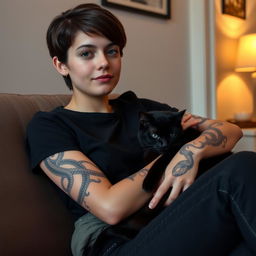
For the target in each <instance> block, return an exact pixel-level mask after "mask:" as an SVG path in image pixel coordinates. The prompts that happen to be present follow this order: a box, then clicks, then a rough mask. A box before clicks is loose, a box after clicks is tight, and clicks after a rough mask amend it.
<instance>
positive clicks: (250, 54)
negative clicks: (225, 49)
mask: <svg viewBox="0 0 256 256" xmlns="http://www.w3.org/2000/svg"><path fill="white" fill-rule="evenodd" d="M235 71H237V72H255V71H256V33H255V34H247V35H244V36H242V37H241V38H240V39H239V43H238V52H237V60H236V68H235Z"/></svg>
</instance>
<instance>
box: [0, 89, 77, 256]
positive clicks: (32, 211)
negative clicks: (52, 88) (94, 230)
mask: <svg viewBox="0 0 256 256" xmlns="http://www.w3.org/2000/svg"><path fill="white" fill-rule="evenodd" d="M69 98H70V96H68V95H17V94H0V143H1V147H0V159H1V164H0V202H1V218H0V241H1V242H0V254H1V255H4V256H5V255H11V256H15V255H26V256H30V255H33V256H35V255H36V256H40V255H44V256H46V255H54V256H58V255H61V256H64V255H71V253H70V238H71V234H72V230H73V222H72V218H71V215H70V214H69V213H68V211H67V210H66V209H65V207H64V205H63V203H62V202H61V201H60V199H59V197H58V195H57V193H56V191H55V189H54V187H53V185H52V184H51V183H50V182H49V180H48V179H47V178H46V177H44V176H43V175H35V174H33V173H32V172H31V170H30V168H29V162H28V159H27V155H26V151H25V132H26V126H27V124H28V122H29V121H30V119H31V118H32V116H33V115H34V113H35V112H37V111H38V110H46V111H47V110H50V109H52V108H54V107H56V106H59V105H65V104H66V103H67V102H68V100H69Z"/></svg>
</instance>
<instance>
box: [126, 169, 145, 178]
mask: <svg viewBox="0 0 256 256" xmlns="http://www.w3.org/2000/svg"><path fill="white" fill-rule="evenodd" d="M148 171H149V169H146V168H143V169H141V170H140V171H139V172H136V173H134V174H132V175H130V176H129V177H128V179H129V180H131V181H134V179H135V177H136V176H138V175H139V176H140V177H146V175H147V173H148Z"/></svg>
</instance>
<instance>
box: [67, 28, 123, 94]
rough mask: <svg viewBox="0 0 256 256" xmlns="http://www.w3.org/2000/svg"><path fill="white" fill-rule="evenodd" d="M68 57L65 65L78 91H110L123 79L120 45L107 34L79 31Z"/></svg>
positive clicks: (104, 92)
mask: <svg viewBox="0 0 256 256" xmlns="http://www.w3.org/2000/svg"><path fill="white" fill-rule="evenodd" d="M67 59H68V60H67V63H66V64H65V68H66V72H67V74H69V76H70V78H71V81H72V84H73V91H74V93H82V94H86V95H88V96H103V95H107V94H109V93H110V92H111V91H112V90H113V89H114V88H115V86H116V84H117V83H118V81H119V77H120V71H121V55H120V49H119V46H118V45H115V44H113V43H112V42H111V41H110V40H109V39H107V38H105V37H101V36H98V35H92V36H88V35H87V34H85V33H83V32H78V34H77V35H76V37H75V40H74V43H73V44H72V46H71V47H70V48H69V50H68V58H67Z"/></svg>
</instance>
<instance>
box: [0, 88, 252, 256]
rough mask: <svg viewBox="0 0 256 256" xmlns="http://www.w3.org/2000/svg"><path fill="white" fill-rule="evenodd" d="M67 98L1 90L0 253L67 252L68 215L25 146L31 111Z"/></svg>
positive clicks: (236, 255) (42, 255)
mask: <svg viewBox="0 0 256 256" xmlns="http://www.w3.org/2000/svg"><path fill="white" fill-rule="evenodd" d="M113 97H116V96H115V95H114V96H113ZM69 98H70V96H68V95H18V94H5V93H0V255H1V256H16V255H17V256H21V255H24V256H67V255H71V251H70V239H71V235H72V232H73V221H72V217H71V215H70V214H69V212H68V211H67V210H66V208H65V206H64V204H63V202H62V201H61V200H60V197H59V195H58V194H57V191H56V190H55V189H54V188H53V186H52V184H51V183H50V182H49V180H48V179H47V178H45V177H44V176H40V175H35V174H33V173H32V171H31V169H30V167H29V162H28V157H27V154H26V149H25V134H26V127H27V124H28V122H29V121H30V120H31V118H32V116H33V115H34V114H35V113H36V112H37V111H39V110H43V111H48V110H51V109H53V108H54V107H56V106H60V105H65V104H67V102H68V100H69ZM244 247H246V245H245V244H244V243H241V244H239V245H238V247H237V249H236V250H234V251H233V252H232V253H231V254H230V255H229V256H242V255H243V256H247V255H249V254H246V255H245V254H244V249H243V248H244ZM250 255H251V254H250Z"/></svg>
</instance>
